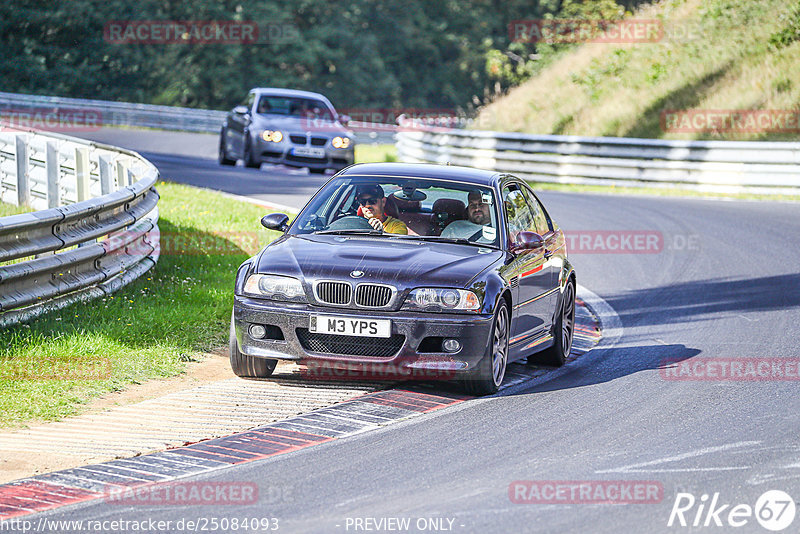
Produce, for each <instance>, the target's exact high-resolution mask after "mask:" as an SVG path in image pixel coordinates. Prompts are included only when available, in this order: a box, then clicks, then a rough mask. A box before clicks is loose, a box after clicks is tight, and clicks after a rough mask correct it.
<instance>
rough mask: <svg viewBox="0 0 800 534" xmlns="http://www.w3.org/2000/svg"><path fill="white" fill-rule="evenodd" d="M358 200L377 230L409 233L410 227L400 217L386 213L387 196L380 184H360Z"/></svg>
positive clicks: (363, 211)
mask: <svg viewBox="0 0 800 534" xmlns="http://www.w3.org/2000/svg"><path fill="white" fill-rule="evenodd" d="M356 201H358V204H359V206H361V213H362V214H363V215H364V217H366V218H367V220H368V221H369V224H370V225H371V226H372V227H373V228H375V229H376V230H383V231H384V232H387V233H389V234H406V235H407V234H408V228H407V227H406V225H405V223H404V222H403V221H401V220H400V219H395V218H394V217H390V216H389V215H386V213H385V212H384V211H383V210H384V208H385V207H386V197H385V196H384V194H383V188H382V187H381V186H380V185H378V184H371V185H360V186H358V188H357V189H356Z"/></svg>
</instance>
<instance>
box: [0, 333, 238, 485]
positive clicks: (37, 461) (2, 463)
mask: <svg viewBox="0 0 800 534" xmlns="http://www.w3.org/2000/svg"><path fill="white" fill-rule="evenodd" d="M234 376H235V375H234V374H233V372H232V371H231V367H230V363H229V361H228V355H227V350H226V349H219V350H218V351H215V352H213V353H206V354H204V358H203V359H202V360H201V361H199V362H189V363H188V364H187V366H186V371H185V372H184V373H183V374H181V375H179V376H176V377H172V378H167V379H163V380H148V381H147V382H144V383H143V384H138V385H132V386H129V387H128V388H127V389H125V390H123V391H117V392H114V393H109V394H107V395H103V396H102V397H99V398H97V399H94V400H92V401H90V402H89V403H88V405H87V407H86V408H85V409H84V410H82V411H81V415H91V414H97V413H101V412H105V411H108V410H109V409H112V408H115V407H119V406H126V405H129V404H136V403H139V402H142V401H146V400H149V399H156V398H159V397H163V396H164V395H168V394H170V393H175V392H178V391H183V390H186V389H191V388H194V387H197V386H200V385H203V384H208V383H212V382H218V381H220V380H226V379H228V378H234ZM68 420H69V418H67V419H65V421H68ZM50 424H53V423H50ZM18 430H19V429H8V430H4V431H2V432H0V439H1V438H2V437H3V436H8V435H11V434H12V433H14V432H16V431H18ZM108 459H109V458H108V457H105V456H103V457H95V458H87V457H86V456H75V455H72V454H63V455H61V454H55V455H54V454H43V453H41V452H28V451H23V450H20V451H8V450H4V451H2V452H1V453H0V483H5V482H10V481H12V480H17V479H19V478H23V477H29V476H32V475H38V474H42V473H48V472H51V471H58V470H61V469H69V468H71V467H78V466H82V465H86V464H89V463H93V462H99V461H106V460H108Z"/></svg>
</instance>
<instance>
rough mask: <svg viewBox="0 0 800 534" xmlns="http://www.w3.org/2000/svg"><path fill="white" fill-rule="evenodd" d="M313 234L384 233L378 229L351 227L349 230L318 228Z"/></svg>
mask: <svg viewBox="0 0 800 534" xmlns="http://www.w3.org/2000/svg"><path fill="white" fill-rule="evenodd" d="M314 234H316V235H320V234H353V235H384V233H383V232H381V231H380V230H372V229H370V230H367V229H366V228H351V229H349V230H319V231H317V232H314Z"/></svg>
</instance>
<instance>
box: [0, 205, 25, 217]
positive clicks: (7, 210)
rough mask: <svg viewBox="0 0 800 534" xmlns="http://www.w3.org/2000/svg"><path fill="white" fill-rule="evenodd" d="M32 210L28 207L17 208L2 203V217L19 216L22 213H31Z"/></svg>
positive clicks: (0, 212)
mask: <svg viewBox="0 0 800 534" xmlns="http://www.w3.org/2000/svg"><path fill="white" fill-rule="evenodd" d="M31 211H33V210H31V209H30V208H29V207H27V206H15V205H13V204H6V203H5V202H0V217H6V216H8V215H19V214H20V213H29V212H31Z"/></svg>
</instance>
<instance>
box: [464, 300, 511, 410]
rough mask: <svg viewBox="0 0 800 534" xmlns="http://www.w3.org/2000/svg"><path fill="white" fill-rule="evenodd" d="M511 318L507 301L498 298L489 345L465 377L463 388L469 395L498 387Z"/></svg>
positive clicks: (506, 359) (505, 359) (489, 392)
mask: <svg viewBox="0 0 800 534" xmlns="http://www.w3.org/2000/svg"><path fill="white" fill-rule="evenodd" d="M510 325H511V319H510V316H509V314H508V303H507V302H506V301H505V299H500V303H499V304H498V306H497V309H496V310H495V312H494V319H493V320H492V331H491V333H490V334H489V340H490V342H489V345H488V346H487V347H486V354H485V355H484V356H483V358H482V359H481V361H480V363H478V368H477V369H476V370H475V371H474V372H473V373H472V374H471V376H469V377H467V378H466V379H465V380H464V382H463V385H464V390H465V391H466V392H467V393H469V394H471V395H492V394H494V393H497V390H498V389H500V384H502V383H503V377H504V376H505V373H506V367H507V366H508V332H509V327H510Z"/></svg>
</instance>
